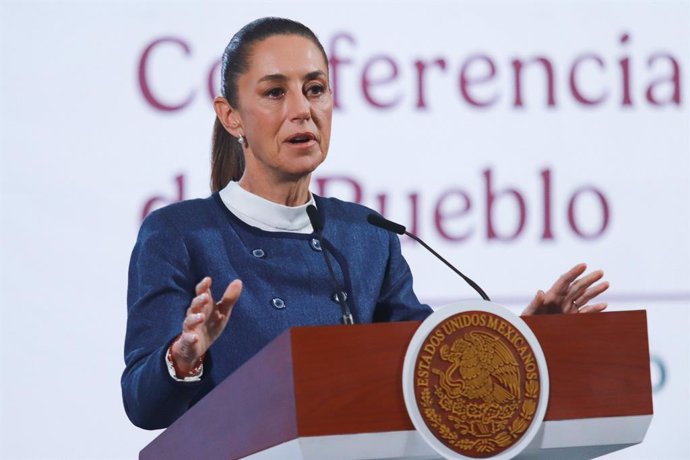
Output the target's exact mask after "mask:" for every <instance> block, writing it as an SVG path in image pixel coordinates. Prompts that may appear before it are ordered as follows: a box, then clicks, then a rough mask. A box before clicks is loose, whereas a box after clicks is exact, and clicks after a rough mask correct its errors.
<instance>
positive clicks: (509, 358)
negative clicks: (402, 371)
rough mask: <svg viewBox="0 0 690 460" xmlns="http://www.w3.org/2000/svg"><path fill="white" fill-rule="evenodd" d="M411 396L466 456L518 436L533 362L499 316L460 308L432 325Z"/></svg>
mask: <svg viewBox="0 0 690 460" xmlns="http://www.w3.org/2000/svg"><path fill="white" fill-rule="evenodd" d="M413 375H414V386H413V387H414V394H415V399H416V401H417V406H418V409H419V413H420V415H421V417H422V418H423V419H424V422H425V423H426V425H427V427H428V429H429V430H430V431H431V432H432V434H433V435H434V436H435V437H436V438H437V439H438V440H439V441H440V442H441V443H443V444H444V445H445V446H447V447H448V448H449V449H451V450H452V451H454V452H457V453H458V454H460V455H463V456H466V457H474V458H486V457H493V456H495V455H497V454H499V453H501V452H503V451H505V450H506V449H509V448H510V447H511V446H513V445H514V444H515V443H517V442H519V441H520V439H521V438H522V436H523V435H524V434H525V431H526V430H527V428H528V427H529V426H530V424H531V423H532V421H533V420H534V416H535V412H536V409H537V405H538V403H539V394H540V384H539V382H540V379H539V366H538V363H537V359H536V358H535V354H534V352H533V350H532V347H531V346H530V344H529V342H528V341H527V339H526V338H525V336H524V335H523V334H522V333H521V332H520V331H519V330H518V328H517V327H515V326H514V325H512V324H511V323H510V322H509V321H507V320H506V319H504V318H503V317H501V316H498V315H495V314H493V313H490V312H488V311H465V312H461V313H458V314H455V315H453V316H450V317H448V318H446V319H445V320H443V321H442V322H440V323H439V324H438V325H436V327H434V328H433V329H432V330H431V332H430V333H429V334H428V335H427V336H426V338H425V339H424V340H423V342H422V344H421V347H420V348H419V353H418V355H417V358H416V362H414V374H413Z"/></svg>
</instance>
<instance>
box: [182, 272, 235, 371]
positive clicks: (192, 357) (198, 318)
mask: <svg viewBox="0 0 690 460" xmlns="http://www.w3.org/2000/svg"><path fill="white" fill-rule="evenodd" d="M241 293H242V281H240V280H235V281H233V282H231V283H230V284H229V285H228V287H227V288H226V289H225V293H224V294H223V298H222V299H220V300H219V301H218V302H215V301H214V300H213V296H212V294H211V278H210V277H208V276H207V277H206V278H204V279H203V280H201V282H199V284H197V285H196V297H194V299H192V303H191V305H190V306H189V308H188V309H187V315H186V316H185V319H184V321H183V322H182V334H180V336H179V337H178V339H177V340H175V342H174V343H173V345H172V357H173V361H174V363H175V368H176V370H178V371H180V372H181V373H185V374H186V373H189V372H190V371H191V370H192V369H194V368H195V367H196V366H197V364H198V362H199V360H200V359H201V357H202V356H203V355H204V353H206V351H207V350H208V349H209V347H210V346H211V345H212V344H213V342H215V341H216V339H217V338H218V337H219V336H220V334H221V333H222V332H223V330H225V326H226V325H227V324H228V319H230V314H231V313H232V309H233V307H234V306H235V303H236V302H237V299H239V297H240V294H241Z"/></svg>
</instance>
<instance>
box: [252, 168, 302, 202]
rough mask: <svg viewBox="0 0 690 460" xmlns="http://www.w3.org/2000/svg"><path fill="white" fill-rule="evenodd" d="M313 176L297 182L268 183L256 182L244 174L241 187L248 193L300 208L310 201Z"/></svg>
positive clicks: (264, 181)
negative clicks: (310, 185)
mask: <svg viewBox="0 0 690 460" xmlns="http://www.w3.org/2000/svg"><path fill="white" fill-rule="evenodd" d="M310 180H311V174H308V175H307V176H303V177H300V178H299V179H297V180H293V181H290V180H285V181H267V180H264V179H262V180H255V179H253V178H252V177H251V176H250V175H248V174H246V173H245V174H243V175H242V177H241V178H240V180H239V184H240V187H242V188H243V189H245V190H246V191H248V192H250V193H253V194H254V195H258V196H260V197H262V198H265V199H267V200H269V201H272V202H274V203H278V204H282V205H283V206H300V205H303V204H305V203H306V202H307V201H309V196H310V195H309V183H310Z"/></svg>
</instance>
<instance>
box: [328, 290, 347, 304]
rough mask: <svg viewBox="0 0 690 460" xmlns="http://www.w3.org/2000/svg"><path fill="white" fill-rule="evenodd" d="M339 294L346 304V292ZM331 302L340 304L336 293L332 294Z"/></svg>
mask: <svg viewBox="0 0 690 460" xmlns="http://www.w3.org/2000/svg"><path fill="white" fill-rule="evenodd" d="M341 292H342V293H343V300H345V301H346V302H347V292H345V291H341ZM331 300H333V302H335V303H340V302H338V293H337V292H334V293H333V295H332V296H331Z"/></svg>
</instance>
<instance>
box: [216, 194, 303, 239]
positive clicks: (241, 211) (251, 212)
mask: <svg viewBox="0 0 690 460" xmlns="http://www.w3.org/2000/svg"><path fill="white" fill-rule="evenodd" d="M219 195H220V198H221V200H223V204H224V205H225V206H226V207H227V208H228V209H229V210H230V212H232V213H233V214H234V215H236V216H237V217H238V218H239V219H240V220H241V221H242V222H244V223H246V224H249V225H251V226H252V227H256V228H260V229H261V230H265V231H267V232H293V233H311V232H312V231H313V230H312V227H311V223H310V222H309V216H308V215H307V206H309V205H310V204H311V205H314V206H316V204H315V203H314V196H313V195H312V194H311V193H309V201H308V202H307V203H306V204H303V205H300V206H283V205H282V204H278V203H274V202H272V201H269V200H267V199H265V198H262V197H260V196H258V195H254V194H253V193H251V192H248V191H247V190H245V189H243V188H242V187H240V184H239V183H237V182H230V183H229V184H228V185H226V186H225V188H224V189H223V190H221V191H220V192H219Z"/></svg>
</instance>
